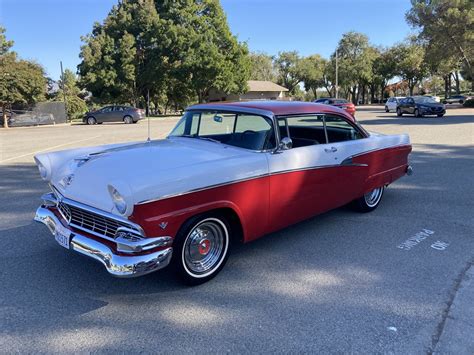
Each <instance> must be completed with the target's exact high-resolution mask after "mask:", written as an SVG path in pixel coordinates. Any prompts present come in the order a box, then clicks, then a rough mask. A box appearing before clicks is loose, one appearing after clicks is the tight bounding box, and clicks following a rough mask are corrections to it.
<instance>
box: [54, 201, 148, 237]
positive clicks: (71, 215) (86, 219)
mask: <svg viewBox="0 0 474 355" xmlns="http://www.w3.org/2000/svg"><path fill="white" fill-rule="evenodd" d="M58 209H59V211H60V212H61V214H62V215H63V217H64V218H65V219H66V220H67V221H68V223H69V225H70V226H71V227H75V228H78V229H81V230H83V231H85V232H89V233H92V234H94V235H98V236H106V237H109V238H114V237H115V234H116V233H117V229H118V228H120V227H125V228H128V229H132V230H137V229H136V228H134V227H133V226H131V225H130V224H127V223H125V222H121V221H117V220H114V219H112V218H108V217H104V216H101V215H99V214H97V213H93V212H90V211H87V210H85V209H82V208H79V207H76V206H73V205H70V204H66V203H64V202H62V201H61V202H59V203H58ZM137 232H139V231H138V230H137Z"/></svg>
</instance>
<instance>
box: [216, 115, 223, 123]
mask: <svg viewBox="0 0 474 355" xmlns="http://www.w3.org/2000/svg"><path fill="white" fill-rule="evenodd" d="M222 120H223V118H222V116H219V115H215V116H214V122H217V123H222Z"/></svg>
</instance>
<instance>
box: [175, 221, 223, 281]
mask: <svg viewBox="0 0 474 355" xmlns="http://www.w3.org/2000/svg"><path fill="white" fill-rule="evenodd" d="M231 232H232V231H231V229H230V226H229V223H228V221H227V220H226V218H225V217H224V216H222V215H220V214H203V215H200V216H196V217H193V218H191V219H190V220H189V221H188V222H186V223H185V224H184V225H183V227H181V229H180V231H179V232H178V235H177V236H176V239H175V242H174V249H175V251H176V253H175V254H174V257H173V263H174V266H175V269H176V271H177V273H178V275H179V276H180V278H181V279H182V280H183V281H184V282H185V283H186V284H188V285H199V284H202V283H204V282H207V281H209V280H211V279H212V278H213V277H215V276H216V275H217V274H218V273H219V272H220V271H221V270H222V268H223V267H224V265H225V263H226V261H227V258H228V256H229V250H230V239H231Z"/></svg>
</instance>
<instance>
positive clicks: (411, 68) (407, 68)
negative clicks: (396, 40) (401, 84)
mask: <svg viewBox="0 0 474 355" xmlns="http://www.w3.org/2000/svg"><path fill="white" fill-rule="evenodd" d="M394 53H395V59H396V62H397V74H398V75H399V76H401V77H402V78H403V79H404V80H406V81H407V83H408V88H409V91H410V95H413V89H414V87H415V86H416V85H417V84H418V83H419V82H420V81H421V80H422V79H423V78H425V77H426V76H427V74H428V66H427V65H426V62H425V48H424V47H423V46H422V45H421V44H419V43H418V42H417V41H416V40H415V39H414V38H409V39H408V40H407V41H405V42H404V43H400V44H398V45H397V46H396V47H395V48H394Z"/></svg>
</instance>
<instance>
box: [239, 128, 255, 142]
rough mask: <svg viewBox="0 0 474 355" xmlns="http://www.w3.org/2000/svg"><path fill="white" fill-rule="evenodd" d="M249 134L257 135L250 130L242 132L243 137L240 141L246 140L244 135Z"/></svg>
mask: <svg viewBox="0 0 474 355" xmlns="http://www.w3.org/2000/svg"><path fill="white" fill-rule="evenodd" d="M249 133H251V134H257V132H255V131H252V130H251V129H248V130H246V131H243V132H242V135H241V136H240V139H241V140H244V135H246V134H249Z"/></svg>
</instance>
